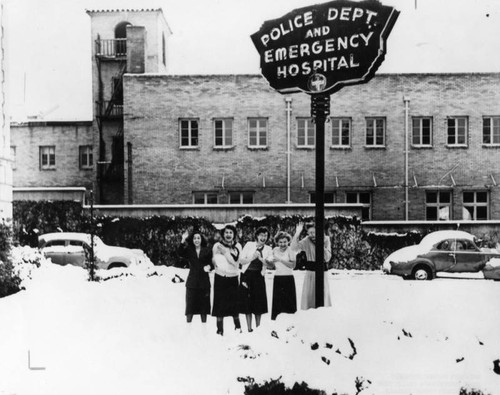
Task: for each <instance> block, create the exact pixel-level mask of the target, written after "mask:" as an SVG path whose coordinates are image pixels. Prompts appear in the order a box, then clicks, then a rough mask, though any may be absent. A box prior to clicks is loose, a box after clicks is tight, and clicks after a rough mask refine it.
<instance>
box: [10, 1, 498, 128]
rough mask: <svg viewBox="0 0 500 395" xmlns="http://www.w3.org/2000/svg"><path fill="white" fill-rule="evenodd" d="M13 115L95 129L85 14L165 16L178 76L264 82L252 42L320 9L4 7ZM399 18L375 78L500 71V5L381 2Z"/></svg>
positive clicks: (210, 4) (280, 4)
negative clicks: (275, 24)
mask: <svg viewBox="0 0 500 395" xmlns="http://www.w3.org/2000/svg"><path fill="white" fill-rule="evenodd" d="M3 1H4V2H5V3H6V6H5V8H6V11H7V13H6V18H7V26H6V27H7V30H8V40H9V48H8V58H9V72H10V77H9V80H10V103H11V113H12V115H13V116H14V118H15V119H19V118H22V117H23V116H25V115H34V114H39V113H42V114H43V115H45V119H46V120H91V119H92V112H91V111H92V103H91V102H92V99H91V55H90V48H91V47H90V45H91V43H90V18H89V16H88V15H87V14H86V13H85V9H116V8H120V9H124V8H134V9H138V8H139V9H140V8H159V7H161V8H162V9H163V12H164V15H165V19H166V20H167V22H168V24H169V26H170V28H171V30H172V32H173V35H172V36H171V38H170V48H169V60H170V62H169V66H170V72H171V73H172V74H226V73H228V74H240V73H245V74H259V73H260V70H259V55H258V53H257V51H256V49H255V47H254V46H253V43H252V42H251V40H250V35H251V34H253V33H255V32H256V31H257V30H259V28H260V26H261V24H262V23H263V22H264V21H265V20H269V19H275V18H279V17H281V16H283V15H284V14H286V13H288V12H290V11H291V10H293V9H295V8H300V7H304V6H308V5H312V4H317V3H318V1H315V0H151V1H144V0H141V1H139V0H135V1H132V0H3ZM382 4H384V5H390V6H393V7H395V8H396V9H397V10H399V11H401V14H400V16H399V19H398V21H397V22H396V25H395V27H394V29H393V31H392V33H391V36H390V37H389V40H388V44H387V55H386V58H385V61H384V63H383V64H382V66H381V67H380V69H379V71H378V73H409V72H439V73H442V72H492V71H493V72H498V71H500V51H499V49H500V1H499V0H382Z"/></svg>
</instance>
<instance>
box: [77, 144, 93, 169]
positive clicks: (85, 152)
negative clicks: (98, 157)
mask: <svg viewBox="0 0 500 395" xmlns="http://www.w3.org/2000/svg"><path fill="white" fill-rule="evenodd" d="M79 152H80V155H79V157H80V169H86V170H89V169H92V168H93V166H94V148H93V147H92V146H91V145H81V146H80V147H79Z"/></svg>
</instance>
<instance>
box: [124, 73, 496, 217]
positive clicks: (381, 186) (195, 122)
mask: <svg viewBox="0 0 500 395" xmlns="http://www.w3.org/2000/svg"><path fill="white" fill-rule="evenodd" d="M124 92H125V97H124V105H125V108H126V111H125V113H126V115H125V118H124V136H125V141H126V147H127V148H126V158H127V159H126V162H127V166H126V169H125V191H126V199H125V201H126V202H128V203H133V204H152V203H164V204H171V203H177V204H179V203H185V204H190V203H213V204H225V203H286V202H287V201H288V196H289V197H290V198H289V199H290V201H291V202H293V203H305V202H313V201H314V190H315V179H314V177H315V170H314V162H315V159H314V158H315V154H314V149H315V139H316V136H315V128H314V124H313V122H312V119H311V117H310V98H309V96H307V95H305V94H295V95H290V96H282V95H280V94H278V93H275V92H274V91H273V90H272V89H270V88H269V87H268V85H267V83H266V82H265V81H264V79H263V78H262V77H261V76H257V75H214V76H168V75H163V76H161V75H125V83H124ZM330 114H331V117H330V119H329V122H328V124H327V126H326V133H325V134H326V135H325V139H326V140H325V141H326V147H328V149H327V153H326V158H325V193H326V196H325V201H326V202H331V203H360V204H363V205H364V207H365V208H364V213H363V218H364V219H365V220H405V219H409V220H439V219H442V220H446V219H453V220H462V219H473V220H488V219H500V188H499V187H498V186H497V180H499V182H500V160H499V159H500V151H499V149H500V74H497V73H492V74H388V75H378V76H376V77H375V78H374V79H372V80H371V81H370V82H369V83H367V84H364V85H357V86H352V87H346V88H344V89H343V90H341V91H340V92H338V93H336V94H334V95H332V100H331V111H330ZM406 141H408V150H406ZM289 146H290V150H288V147H289ZM406 151H407V153H406Z"/></svg>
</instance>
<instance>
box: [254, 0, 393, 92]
mask: <svg viewBox="0 0 500 395" xmlns="http://www.w3.org/2000/svg"><path fill="white" fill-rule="evenodd" d="M398 15H399V11H396V10H395V9H394V8H392V7H388V6H383V5H382V4H380V3H379V2H378V1H377V0H367V1H362V2H355V1H346V0H338V1H331V2H329V3H324V4H317V5H314V6H310V7H304V8H300V9H296V10H293V11H292V12H290V13H288V14H286V15H285V16H283V17H282V18H280V19H275V20H271V21H266V22H264V24H263V25H262V27H261V28H260V30H259V31H258V32H257V33H255V34H253V35H252V36H251V38H252V41H253V43H254V45H255V46H256V48H257V50H258V51H259V53H260V56H261V62H260V67H261V71H262V74H263V75H264V77H265V78H266V79H267V80H268V81H269V84H270V85H271V87H273V88H274V89H276V90H277V91H279V92H281V93H293V92H300V91H304V92H306V93H310V94H314V93H328V94H331V93H333V92H336V91H338V90H339V89H341V88H342V87H344V86H346V85H354V84H359V83H364V82H368V81H369V80H370V79H371V78H372V77H373V75H374V74H375V72H376V71H377V69H378V67H379V66H380V64H381V63H382V61H383V60H384V57H385V53H386V45H385V44H386V40H387V38H388V36H389V33H390V32H391V30H392V28H393V26H394V23H395V22H396V19H397V17H398Z"/></svg>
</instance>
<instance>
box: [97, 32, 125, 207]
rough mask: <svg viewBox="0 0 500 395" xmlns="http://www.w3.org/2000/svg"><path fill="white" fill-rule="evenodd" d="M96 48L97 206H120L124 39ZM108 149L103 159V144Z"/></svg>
mask: <svg viewBox="0 0 500 395" xmlns="http://www.w3.org/2000/svg"><path fill="white" fill-rule="evenodd" d="M95 45H96V52H95V54H96V55H95V58H96V64H97V81H98V96H97V100H96V103H95V105H96V111H95V114H96V123H97V129H98V133H99V152H98V162H97V187H98V199H99V203H101V204H103V203H104V204H105V203H108V204H109V203H122V200H123V185H124V174H123V171H124V145H123V74H124V73H125V72H126V69H127V39H125V38H123V39H121V38H119V39H107V40H103V39H101V38H100V37H99V36H98V38H97V40H96V42H95ZM110 73H111V75H112V77H111V78H112V79H111V81H112V93H111V96H110V97H109V99H107V98H106V97H105V89H104V82H103V77H105V78H109V76H110ZM109 143H111V150H110V152H109V155H108V158H110V159H108V160H107V159H106V157H107V155H106V152H107V150H106V144H109Z"/></svg>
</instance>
